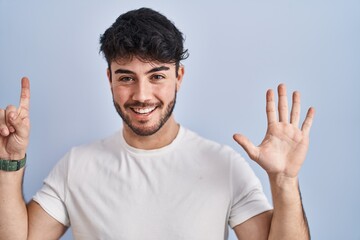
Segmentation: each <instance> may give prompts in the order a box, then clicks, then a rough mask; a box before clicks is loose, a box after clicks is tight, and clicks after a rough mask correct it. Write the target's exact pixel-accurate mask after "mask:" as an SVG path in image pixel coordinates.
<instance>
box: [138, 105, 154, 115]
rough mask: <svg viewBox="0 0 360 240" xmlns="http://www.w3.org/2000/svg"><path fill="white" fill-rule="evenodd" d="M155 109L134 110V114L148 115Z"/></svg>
mask: <svg viewBox="0 0 360 240" xmlns="http://www.w3.org/2000/svg"><path fill="white" fill-rule="evenodd" d="M154 109H155V107H151V108H133V110H134V112H136V113H140V114H147V113H149V112H152V111H154Z"/></svg>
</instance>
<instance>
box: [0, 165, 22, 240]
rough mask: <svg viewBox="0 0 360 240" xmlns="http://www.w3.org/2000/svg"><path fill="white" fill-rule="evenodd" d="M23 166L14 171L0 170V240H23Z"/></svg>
mask: <svg viewBox="0 0 360 240" xmlns="http://www.w3.org/2000/svg"><path fill="white" fill-rule="evenodd" d="M23 175H24V168H22V169H20V170H19V171H16V172H6V171H1V170H0V216H1V217H0V240H9V239H12V240H18V239H19V240H20V239H21V240H24V239H26V238H27V232H28V215H27V209H26V204H25V201H24V198H23V194H22V179H23Z"/></svg>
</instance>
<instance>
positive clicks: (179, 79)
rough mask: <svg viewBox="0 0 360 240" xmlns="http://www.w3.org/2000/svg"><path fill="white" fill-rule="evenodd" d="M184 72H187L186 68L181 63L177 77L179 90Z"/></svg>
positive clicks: (177, 88)
mask: <svg viewBox="0 0 360 240" xmlns="http://www.w3.org/2000/svg"><path fill="white" fill-rule="evenodd" d="M184 74H185V68H184V66H183V65H180V66H179V69H178V75H177V79H176V91H179V89H180V86H181V83H182V80H183V77H184Z"/></svg>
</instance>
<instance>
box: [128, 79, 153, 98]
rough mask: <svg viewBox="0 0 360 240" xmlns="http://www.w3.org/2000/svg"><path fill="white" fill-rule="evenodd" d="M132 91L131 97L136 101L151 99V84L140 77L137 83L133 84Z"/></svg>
mask: <svg viewBox="0 0 360 240" xmlns="http://www.w3.org/2000/svg"><path fill="white" fill-rule="evenodd" d="M134 88H135V89H134V93H133V96H132V99H133V100H134V101H138V102H146V101H149V100H150V99H151V96H152V86H151V83H149V82H148V81H146V80H143V79H140V80H139V81H138V82H137V84H136V85H135V86H134Z"/></svg>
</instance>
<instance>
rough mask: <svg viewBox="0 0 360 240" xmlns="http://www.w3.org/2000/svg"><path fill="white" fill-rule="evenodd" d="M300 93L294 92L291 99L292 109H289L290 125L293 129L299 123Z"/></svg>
mask: <svg viewBox="0 0 360 240" xmlns="http://www.w3.org/2000/svg"><path fill="white" fill-rule="evenodd" d="M300 110H301V104H300V93H299V92H297V91H295V92H294V93H293V97H292V107H291V114H290V123H291V124H292V125H294V126H295V127H298V126H299V122H300Z"/></svg>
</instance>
